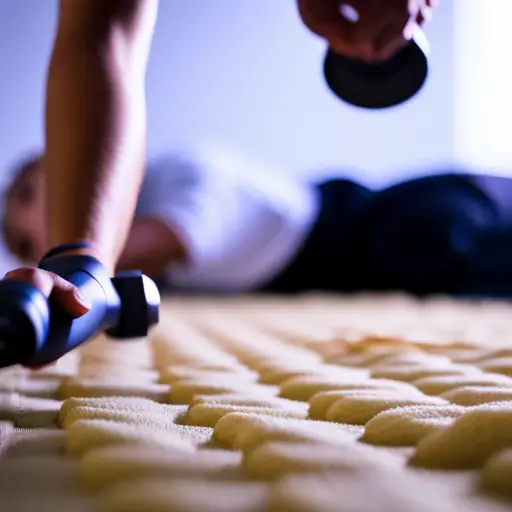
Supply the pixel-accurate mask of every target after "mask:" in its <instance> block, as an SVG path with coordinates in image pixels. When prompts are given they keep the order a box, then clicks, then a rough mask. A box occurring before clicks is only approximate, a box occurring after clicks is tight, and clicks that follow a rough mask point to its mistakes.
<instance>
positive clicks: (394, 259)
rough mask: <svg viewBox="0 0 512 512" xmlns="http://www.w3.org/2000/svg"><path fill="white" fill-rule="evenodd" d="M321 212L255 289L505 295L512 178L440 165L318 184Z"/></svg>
mask: <svg viewBox="0 0 512 512" xmlns="http://www.w3.org/2000/svg"><path fill="white" fill-rule="evenodd" d="M317 187H318V192H319V194H320V197H321V213H320V215H319V217H318V219H317V221H316V224H315V226H314V228H313V230H312V231H311V233H310V235H309V237H308V238H307V240H306V242H305V243H304V245H303V247H302V250H301V251H300V253H299V254H298V255H297V257H296V258H295V260H294V261H293V262H292V263H291V264H290V265H289V266H288V267H287V268H286V269H284V270H283V272H282V273H281V274H280V275H279V276H277V278H276V279H274V280H273V281H272V282H271V283H268V285H267V286H265V287H264V289H263V291H266V292H278V293H294V292H301V291H306V290H318V291H322V290H323V291H338V292H354V291H405V292H409V293H412V294H415V295H419V296H422V295H431V294H450V295H465V296H466V295H467V296H482V297H507V298H508V297H510V298H512V179H509V178H501V177H493V176H480V175H471V174H459V173H457V174H439V175H435V176H429V177H425V178H419V179H413V180H409V181H405V182H402V183H399V184H397V185H394V186H391V187H388V188H386V189H383V190H380V191H371V190H369V189H367V188H365V187H362V186H361V185H359V184H357V183H355V182H353V181H350V180H343V179H334V180H330V181H326V182H323V183H320V184H318V185H317Z"/></svg>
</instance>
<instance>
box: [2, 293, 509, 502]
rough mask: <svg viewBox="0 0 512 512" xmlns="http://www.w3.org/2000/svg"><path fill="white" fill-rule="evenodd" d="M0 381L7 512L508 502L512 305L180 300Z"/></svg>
mask: <svg viewBox="0 0 512 512" xmlns="http://www.w3.org/2000/svg"><path fill="white" fill-rule="evenodd" d="M0 390H1V391H0V509H1V510H2V511H4V510H5V511H16V512H25V511H26V512H28V511H30V512H47V511H48V512H50V511H51V512H55V511H72V512H74V511H77V512H81V511H84V512H89V511H90V512H93V511H99V512H160V511H198V512H199V511H201V512H203V511H204V512H208V511H219V512H221V511H227V512H259V511H270V512H274V511H280V512H281V511H284V512H287V511H297V512H310V511H319V512H324V511H325V512H330V511H333V512H334V511H336V512H344V511H345V512H388V511H389V512H423V511H429V512H431V511H435V512H444V511H446V512H455V511H457V512H459V511H462V512H464V511H468V512H473V511H474V512H501V511H512V305H510V304H506V303H500V302H454V301H451V300H449V299H445V298H439V299H435V300H434V299H433V300H429V301H416V300H413V299H410V298H407V297H404V296H399V295H397V296H383V297H377V296H358V297H351V298H349V297H341V296H320V295H305V296H300V297H297V298H294V299H281V298H280V299H276V298H271V297H239V298H230V299H219V298H195V299H191V298H173V299H172V300H167V299H166V300H164V302H163V304H162V311H161V322H160V324H159V325H158V326H157V327H156V328H155V329H154V330H153V331H152V332H151V333H150V335H149V336H148V338H147V339H137V340H133V341H123V342H119V341H110V340H108V339H107V338H104V337H99V338H97V339H95V340H93V341H91V342H90V343H88V344H86V345H84V346H82V347H81V348H80V349H79V350H76V351H75V352H73V353H70V354H68V355H66V356H65V357H64V358H62V359H61V360H60V361H58V363H56V364H55V365H53V366H50V367H46V368H44V369H41V370H37V371H33V372H32V371H29V370H26V369H23V368H19V367H15V368H8V369H4V370H1V371H0Z"/></svg>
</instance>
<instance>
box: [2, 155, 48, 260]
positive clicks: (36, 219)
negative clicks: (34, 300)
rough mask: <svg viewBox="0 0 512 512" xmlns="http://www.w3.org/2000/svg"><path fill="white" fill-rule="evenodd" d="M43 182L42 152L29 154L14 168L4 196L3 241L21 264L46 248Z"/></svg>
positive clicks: (34, 258) (40, 255)
mask: <svg viewBox="0 0 512 512" xmlns="http://www.w3.org/2000/svg"><path fill="white" fill-rule="evenodd" d="M44 182H45V173H44V171H43V159H42V156H41V155H36V156H31V157H29V158H26V159H25V160H23V161H22V162H21V163H20V164H19V165H18V166H17V167H16V168H15V169H14V174H13V179H12V180H11V182H10V184H9V185H8V187H7V190H6V193H5V197H4V201H5V211H4V217H3V219H2V231H3V235H4V239H5V243H6V244H7V247H8V249H9V250H10V251H11V252H12V253H13V254H14V255H15V256H16V257H17V258H19V259H20V260H21V261H22V262H23V263H25V264H35V263H36V262H38V261H39V259H40V258H41V257H42V256H43V255H44V252H45V248H46V227H45V193H44V192H45V183H44Z"/></svg>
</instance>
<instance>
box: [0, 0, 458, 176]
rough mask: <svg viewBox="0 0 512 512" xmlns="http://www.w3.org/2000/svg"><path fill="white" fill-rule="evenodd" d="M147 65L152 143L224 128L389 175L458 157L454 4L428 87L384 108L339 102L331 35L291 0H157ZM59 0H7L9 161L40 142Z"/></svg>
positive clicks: (287, 155)
mask: <svg viewBox="0 0 512 512" xmlns="http://www.w3.org/2000/svg"><path fill="white" fill-rule="evenodd" d="M160 5H161V12H160V17H159V21H158V26H157V31H156V36H155V41H154V46H153V52H152V56H151V60H150V67H149V74H148V98H149V129H150V139H149V141H150V150H151V151H160V150H165V149H166V148H168V147H169V146H174V145H178V144H179V143H180V141H190V140H195V139H197V138H199V137H206V138H212V137H214V138H218V139H221V140H222V141H224V142H227V143H230V144H233V145H234V146H236V147H238V148H241V149H243V150H246V151H248V152H250V153H251V154H255V155H257V156H261V157H263V158H265V159H267V160H269V161H272V162H273V163H276V164H278V165H282V166H283V167H284V168H289V169H290V170H292V171H296V170H310V169H319V168H322V167H325V166H336V167H341V168H343V167H345V166H347V167H357V168H358V169H362V170H364V171H366V172H365V178H366V180H367V181H369V182H372V183H373V182H382V181H384V182H386V181H389V180H390V179H393V178H395V177H396V176H397V175H401V174H403V173H404V172H407V171H409V170H410V169H411V167H412V168H416V166H418V165H424V164H429V163H431V162H433V163H438V162H444V161H447V160H451V158H452V148H453V130H452V116H451V103H452V98H451V90H452V83H453V80H452V71H451V70H452V64H453V62H452V60H453V59H452V57H451V53H450V51H447V49H448V48H450V47H451V44H452V40H451V39H452V32H453V31H452V23H453V14H452V12H451V11H452V3H451V2H444V4H443V5H442V6H441V8H440V12H439V14H438V16H437V19H436V21H435V23H432V25H431V27H429V35H430V38H431V44H432V66H431V76H430V78H429V82H428V86H427V87H426V88H425V89H424V91H423V92H422V93H421V94H420V95H418V97H417V98H415V99H414V100H413V101H411V102H410V103H408V104H406V105H405V106H402V107H399V108H396V109H393V110H390V111H389V112H386V113H368V112H364V111H360V110H358V109H352V108H350V107H348V106H345V105H343V104H341V103H340V102H339V101H338V100H337V99H335V98H334V97H333V96H332V95H331V93H330V92H329V91H328V90H327V89H326V86H325V84H324V81H323V77H322V75H321V61H322V56H323V53H324V51H325V48H324V43H323V42H321V41H320V40H318V39H316V38H315V37H313V36H312V35H310V33H309V32H308V31H307V30H306V29H305V28H304V27H303V25H302V24H301V23H300V21H299V19H298V16H297V14H296V8H295V2H294V0H286V1H280V2H276V1H275V0H258V1H257V2H245V1H242V2H241V1H240V0H215V1H214V2H212V1H211V0H187V1H186V2H184V1H180V0H162V1H161V2H160ZM55 15H56V2H55V0H52V1H50V0H45V1H36V0H0V43H1V44H0V62H1V63H2V69H4V73H3V76H2V88H1V91H2V99H1V101H0V109H1V112H2V116H1V123H0V156H1V158H2V163H4V162H10V161H12V160H13V159H16V158H17V157H18V155H19V153H20V152H23V151H25V150H26V149H27V148H30V147H32V146H38V145H40V144H41V141H42V122H41V117H42V99H43V83H44V74H45V69H46V60H47V57H48V53H49V49H50V45H51V39H52V31H53V27H54V24H55Z"/></svg>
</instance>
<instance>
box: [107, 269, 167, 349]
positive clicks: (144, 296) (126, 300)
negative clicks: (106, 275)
mask: <svg viewBox="0 0 512 512" xmlns="http://www.w3.org/2000/svg"><path fill="white" fill-rule="evenodd" d="M112 284H113V285H114V288H115V289H116V292H117V294H118V295H119V298H120V300H121V310H120V314H119V319H118V323H117V324H116V325H115V326H114V327H112V328H110V329H108V330H107V331H106V333H107V334H108V335H109V336H111V337H112V338H124V339H126V338H140V337H143V336H146V335H147V333H148V330H149V328H150V327H151V326H153V325H155V324H156V323H158V318H159V304H160V293H159V291H158V287H157V286H156V284H155V283H154V282H153V281H152V280H151V279H149V278H148V277H147V276H145V275H143V274H142V273H141V272H139V271H127V272H121V273H119V274H117V275H116V277H113V278H112Z"/></svg>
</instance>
